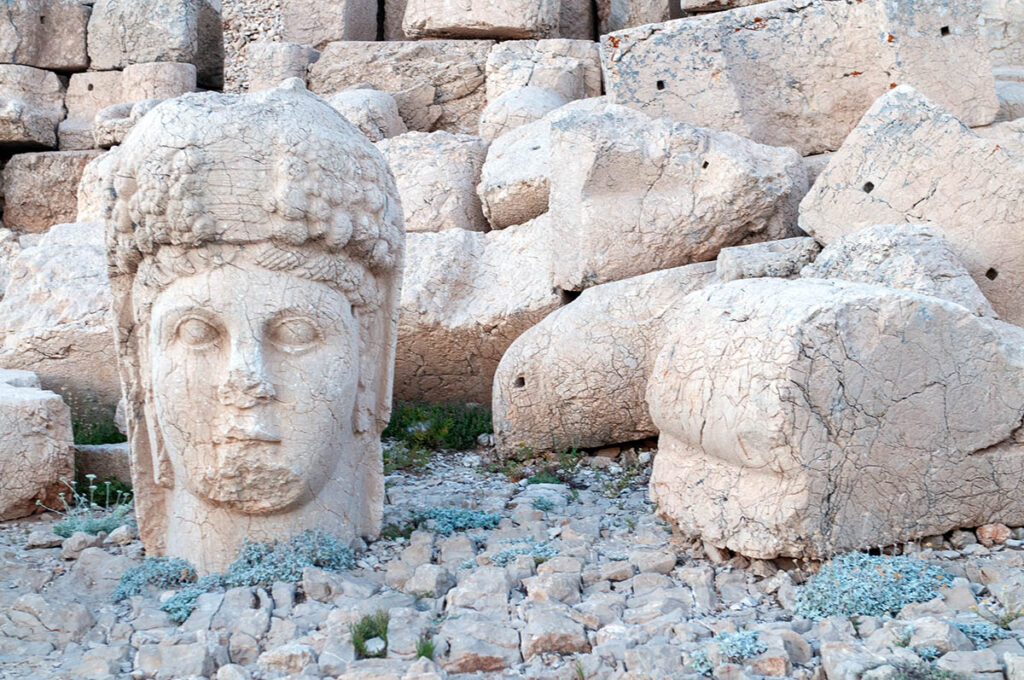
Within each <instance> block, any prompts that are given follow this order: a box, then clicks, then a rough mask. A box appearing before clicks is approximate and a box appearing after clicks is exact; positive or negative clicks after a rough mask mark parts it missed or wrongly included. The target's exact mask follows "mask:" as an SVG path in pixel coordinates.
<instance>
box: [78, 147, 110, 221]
mask: <svg viewBox="0 0 1024 680" xmlns="http://www.w3.org/2000/svg"><path fill="white" fill-rule="evenodd" d="M113 158H114V155H113V154H109V153H104V154H100V155H99V156H97V157H96V158H94V159H93V160H92V161H90V162H89V163H88V164H86V166H85V169H84V170H83V171H82V179H81V180H79V182H78V217H77V218H76V221H78V222H102V221H103V220H105V219H107V218H108V217H110V201H109V200H108V196H107V188H108V183H109V178H110V176H111V173H112V172H114V169H115V168H114V164H113Z"/></svg>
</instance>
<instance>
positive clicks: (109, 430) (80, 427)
mask: <svg viewBox="0 0 1024 680" xmlns="http://www.w3.org/2000/svg"><path fill="white" fill-rule="evenodd" d="M71 436H72V438H73V439H74V441H75V443H76V444H80V445H83V446H90V445H91V446H95V445H98V444H121V443H123V442H126V441H128V439H127V437H125V436H124V435H123V434H122V433H121V430H119V429H117V425H116V424H115V423H114V421H113V420H82V419H80V418H76V419H74V420H72V421H71Z"/></svg>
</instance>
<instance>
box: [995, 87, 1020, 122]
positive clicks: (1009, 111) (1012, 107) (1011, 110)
mask: <svg viewBox="0 0 1024 680" xmlns="http://www.w3.org/2000/svg"><path fill="white" fill-rule="evenodd" d="M996 94H997V95H998V96H999V114H998V115H997V116H996V120H997V121H1000V122H1002V121H1008V120H1017V119H1018V118H1024V83H1022V82H1019V81H1016V80H997V81H996Z"/></svg>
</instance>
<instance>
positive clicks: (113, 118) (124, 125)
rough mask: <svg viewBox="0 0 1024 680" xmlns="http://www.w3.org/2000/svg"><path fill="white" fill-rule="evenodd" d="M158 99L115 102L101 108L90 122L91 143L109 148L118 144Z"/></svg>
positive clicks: (101, 147)
mask: <svg viewBox="0 0 1024 680" xmlns="http://www.w3.org/2000/svg"><path fill="white" fill-rule="evenodd" d="M161 101H162V100H160V99H145V100H143V101H141V102H135V103H132V104H115V105H114V106H108V107H107V108H105V109H102V110H101V111H99V112H98V113H97V114H96V117H95V118H94V119H93V122H92V134H93V144H95V145H96V146H97V147H98V148H100V149H109V148H110V147H112V146H114V145H116V144H120V143H121V142H123V141H124V138H125V137H126V136H127V135H128V133H129V132H131V130H132V128H133V127H135V124H136V123H138V122H139V121H140V120H142V117H143V116H145V115H146V114H147V113H149V112H150V111H151V110H152V109H153V107H154V106H156V105H157V104H159V103H160V102H161Z"/></svg>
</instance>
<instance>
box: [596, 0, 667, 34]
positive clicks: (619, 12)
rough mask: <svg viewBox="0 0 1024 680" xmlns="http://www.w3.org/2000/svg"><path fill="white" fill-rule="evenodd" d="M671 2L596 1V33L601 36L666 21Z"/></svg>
mask: <svg viewBox="0 0 1024 680" xmlns="http://www.w3.org/2000/svg"><path fill="white" fill-rule="evenodd" d="M671 5H672V2H671V0H597V3H596V6H597V31H598V33H600V34H601V35H604V34H605V33H611V32H612V31H621V30H622V29H624V28H632V27H634V26H643V25H644V24H654V23H658V22H661V21H668V20H669V18H670V17H671Z"/></svg>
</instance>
